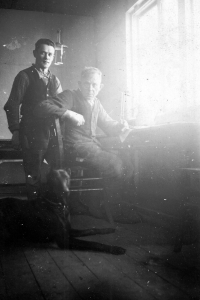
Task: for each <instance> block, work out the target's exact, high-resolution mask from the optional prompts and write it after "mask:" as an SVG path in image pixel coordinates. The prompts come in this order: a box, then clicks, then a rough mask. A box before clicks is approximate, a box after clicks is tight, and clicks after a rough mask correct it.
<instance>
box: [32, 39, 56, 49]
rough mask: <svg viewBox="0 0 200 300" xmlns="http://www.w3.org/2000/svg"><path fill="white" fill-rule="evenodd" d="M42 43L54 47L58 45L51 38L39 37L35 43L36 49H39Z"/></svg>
mask: <svg viewBox="0 0 200 300" xmlns="http://www.w3.org/2000/svg"><path fill="white" fill-rule="evenodd" d="M41 45H48V46H52V47H53V48H54V49H55V47H56V45H55V43H54V42H53V41H52V40H50V39H39V40H38V41H37V42H36V43H35V50H37V49H38V48H39V47H40V46H41Z"/></svg>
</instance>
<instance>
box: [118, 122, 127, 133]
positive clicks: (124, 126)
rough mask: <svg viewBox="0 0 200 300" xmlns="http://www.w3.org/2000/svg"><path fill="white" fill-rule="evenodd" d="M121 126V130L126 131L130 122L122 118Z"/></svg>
mask: <svg viewBox="0 0 200 300" xmlns="http://www.w3.org/2000/svg"><path fill="white" fill-rule="evenodd" d="M119 126H120V129H121V132H124V131H126V129H129V125H128V122H127V121H126V120H121V121H120V125H119Z"/></svg>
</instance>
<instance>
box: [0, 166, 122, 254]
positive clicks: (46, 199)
mask: <svg viewBox="0 0 200 300" xmlns="http://www.w3.org/2000/svg"><path fill="white" fill-rule="evenodd" d="M69 189H70V176H69V174H68V172H67V171H65V170H63V169H58V170H51V171H50V172H49V174H48V175H47V184H46V188H45V191H44V189H43V192H42V193H41V195H40V197H38V199H36V200H29V201H27V200H21V199H17V198H3V199H0V219H1V223H2V225H3V226H4V227H5V228H6V234H4V238H5V239H6V240H7V241H8V240H12V241H15V240H18V239H25V240H28V241H31V242H40V243H44V242H49V243H50V242H56V243H57V245H58V247H59V248H61V249H74V250H89V251H98V252H106V253H111V254H115V255H120V254H124V253H125V252H126V250H125V249H124V248H121V247H117V246H112V245H106V244H101V243H97V242H91V241H85V240H80V239H77V237H84V236H89V235H96V234H109V233H113V232H114V231H115V229H113V228H103V229H98V228H91V229H86V230H76V229H73V228H71V222H70V210H69V193H70V190H69Z"/></svg>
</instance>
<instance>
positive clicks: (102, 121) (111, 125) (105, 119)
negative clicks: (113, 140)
mask: <svg viewBox="0 0 200 300" xmlns="http://www.w3.org/2000/svg"><path fill="white" fill-rule="evenodd" d="M97 125H98V127H99V128H101V129H102V130H103V131H104V132H105V133H106V134H107V135H109V136H116V135H118V134H119V133H120V130H121V126H120V124H119V122H118V121H116V120H113V119H112V118H111V117H110V116H109V115H108V113H107V112H106V111H105V109H104V108H103V106H102V104H101V103H100V102H99V115H98V120H97Z"/></svg>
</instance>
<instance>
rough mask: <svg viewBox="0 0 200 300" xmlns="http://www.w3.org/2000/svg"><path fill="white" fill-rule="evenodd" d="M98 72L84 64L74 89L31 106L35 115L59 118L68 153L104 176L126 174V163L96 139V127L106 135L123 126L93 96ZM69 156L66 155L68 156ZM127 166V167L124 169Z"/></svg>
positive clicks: (98, 83)
mask: <svg viewBox="0 0 200 300" xmlns="http://www.w3.org/2000/svg"><path fill="white" fill-rule="evenodd" d="M101 80H102V73H101V71H100V70H99V69H97V68H94V67H87V68H85V69H84V70H83V71H82V73H81V78H80V81H79V82H78V85H79V89H78V90H76V91H70V90H65V91H63V92H62V93H60V94H58V95H57V96H56V97H54V98H51V99H48V100H46V101H43V102H41V103H40V104H39V105H38V106H37V107H36V109H35V111H34V113H35V115H37V117H41V118H48V117H52V116H55V117H59V118H61V120H62V123H63V125H64V126H62V127H63V128H64V132H63V136H64V147H65V149H66V151H67V153H68V154H69V153H70V154H72V156H73V154H76V155H78V156H80V157H81V158H83V159H84V161H85V162H87V163H88V164H90V165H91V166H93V167H95V168H97V169H98V170H100V171H101V172H102V173H103V175H104V177H116V178H123V177H126V176H127V175H129V176H130V174H131V173H132V168H130V162H127V163H126V161H125V160H124V159H123V156H121V157H120V156H119V155H118V154H116V153H113V152H111V151H109V150H108V149H105V148H104V147H103V146H102V145H101V143H100V142H99V140H98V139H97V138H96V129H97V127H99V128H101V130H102V131H103V132H104V133H105V134H106V135H107V136H115V137H117V136H119V134H120V133H121V132H122V131H123V130H124V128H127V126H128V124H127V123H126V122H124V123H123V124H122V123H120V122H118V121H115V120H113V119H112V118H111V117H110V116H109V115H108V114H107V113H106V111H105V109H104V108H103V106H102V104H101V103H100V101H99V100H98V98H97V95H98V93H99V92H100V90H101V89H102V87H103V85H102V83H101ZM68 159H69V155H68ZM127 169H128V170H127Z"/></svg>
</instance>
